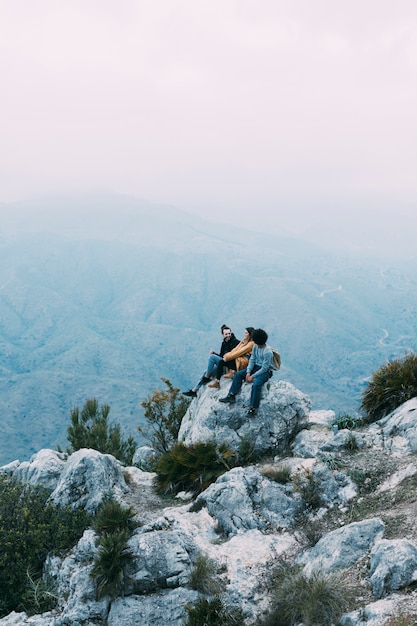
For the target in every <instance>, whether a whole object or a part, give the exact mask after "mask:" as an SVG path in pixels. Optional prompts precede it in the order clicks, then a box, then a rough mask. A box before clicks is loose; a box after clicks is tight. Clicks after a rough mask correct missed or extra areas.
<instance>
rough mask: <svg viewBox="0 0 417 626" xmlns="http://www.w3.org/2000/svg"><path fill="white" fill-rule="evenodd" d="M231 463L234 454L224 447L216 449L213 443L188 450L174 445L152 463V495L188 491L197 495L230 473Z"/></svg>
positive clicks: (183, 445) (191, 447) (194, 445)
mask: <svg viewBox="0 0 417 626" xmlns="http://www.w3.org/2000/svg"><path fill="white" fill-rule="evenodd" d="M234 459H235V455H234V453H233V452H232V451H231V450H229V449H228V448H226V447H225V446H220V447H219V448H217V447H216V446H215V444H214V443H196V444H193V445H191V446H186V445H185V444H183V443H177V444H176V445H174V446H173V447H172V448H171V449H170V450H169V451H168V452H166V453H165V454H163V455H162V456H161V457H160V458H159V459H158V461H157V463H156V466H155V472H156V474H157V477H156V491H157V492H158V493H168V492H169V491H171V492H174V493H178V492H179V491H191V492H192V493H193V494H194V495H197V494H199V493H201V491H204V489H206V488H207V487H208V486H209V485H210V484H211V483H212V482H214V481H215V480H216V479H217V478H218V477H219V476H221V475H222V474H224V472H226V471H227V470H229V469H231V467H232V466H233V463H234Z"/></svg>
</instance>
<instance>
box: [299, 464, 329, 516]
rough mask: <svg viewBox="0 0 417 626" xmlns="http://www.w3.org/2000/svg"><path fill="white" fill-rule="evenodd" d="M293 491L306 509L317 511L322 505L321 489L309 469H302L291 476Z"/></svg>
mask: <svg viewBox="0 0 417 626" xmlns="http://www.w3.org/2000/svg"><path fill="white" fill-rule="evenodd" d="M293 485H294V491H295V492H296V493H298V494H299V495H300V497H301V500H302V501H303V503H304V505H305V506H306V508H307V509H311V510H314V509H319V508H320V507H321V506H322V504H323V499H322V488H321V487H320V485H319V484H318V482H317V480H316V478H315V476H314V473H313V472H312V470H310V469H303V470H299V471H298V472H296V473H295V474H294V476H293Z"/></svg>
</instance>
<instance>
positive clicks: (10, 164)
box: [0, 0, 417, 226]
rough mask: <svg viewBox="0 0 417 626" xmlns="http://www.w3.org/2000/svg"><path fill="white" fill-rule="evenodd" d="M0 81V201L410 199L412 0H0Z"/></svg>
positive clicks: (415, 15) (250, 205) (416, 53)
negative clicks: (65, 197)
mask: <svg viewBox="0 0 417 626" xmlns="http://www.w3.org/2000/svg"><path fill="white" fill-rule="evenodd" d="M0 84H1V98H0V124H1V144H0V203H4V202H10V201H16V200H18V201H20V200H25V199H29V198H31V197H33V196H36V195H47V194H56V193H69V192H71V193H73V192H84V191H85V192H87V191H94V190H97V191H111V192H114V193H122V194H127V195H130V196H133V197H138V198H144V199H146V200H148V201H150V202H157V203H165V204H170V205H173V206H176V207H178V208H180V209H184V210H186V211H189V212H192V213H195V214H198V215H200V216H203V217H208V218H210V219H217V220H220V221H221V220H226V219H227V220H228V221H232V222H233V221H235V222H236V223H239V225H245V226H247V225H248V224H250V222H251V220H252V221H253V220H262V219H263V220H271V221H273V220H277V219H282V218H283V217H285V216H286V217H287V218H288V219H290V218H291V217H293V219H296V218H295V217H294V216H298V215H299V213H300V212H301V213H303V212H305V213H308V212H310V214H311V213H313V212H315V211H329V212H332V213H333V214H334V215H337V214H342V213H344V214H346V213H349V211H356V212H359V213H360V212H361V211H367V212H368V211H370V212H372V211H376V212H377V211H381V210H387V211H397V212H398V211H401V212H404V213H408V214H410V215H411V214H416V213H417V176H416V172H417V114H416V111H417V2H416V1H415V0H349V2H347V1H342V0H285V1H284V0H117V1H116V0H0ZM242 222H243V223H244V224H242Z"/></svg>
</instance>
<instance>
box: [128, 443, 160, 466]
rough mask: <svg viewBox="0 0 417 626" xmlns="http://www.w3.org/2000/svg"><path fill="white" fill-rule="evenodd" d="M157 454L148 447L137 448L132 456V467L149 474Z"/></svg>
mask: <svg viewBox="0 0 417 626" xmlns="http://www.w3.org/2000/svg"><path fill="white" fill-rule="evenodd" d="M157 456H158V455H157V452H156V450H154V449H153V448H151V447H150V446H141V447H140V448H137V449H136V451H135V454H134V455H133V459H132V465H134V466H135V467H138V468H139V469H141V470H143V471H144V472H151V471H152V470H153V466H154V463H155V461H156V459H157Z"/></svg>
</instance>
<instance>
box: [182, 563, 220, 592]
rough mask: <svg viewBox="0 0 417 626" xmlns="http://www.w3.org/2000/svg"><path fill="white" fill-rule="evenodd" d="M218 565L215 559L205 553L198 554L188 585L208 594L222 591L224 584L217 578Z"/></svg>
mask: <svg viewBox="0 0 417 626" xmlns="http://www.w3.org/2000/svg"><path fill="white" fill-rule="evenodd" d="M216 574H217V566H216V563H215V561H213V559H210V558H209V557H208V556H206V555H205V554H201V553H200V554H198V555H197V558H196V561H195V563H194V567H193V569H192V570H191V574H190V578H189V580H188V585H189V586H190V587H191V589H194V590H195V591H199V592H200V593H204V594H206V595H215V594H218V593H220V591H221V588H222V585H221V582H220V581H219V580H218V579H217V578H216Z"/></svg>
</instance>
